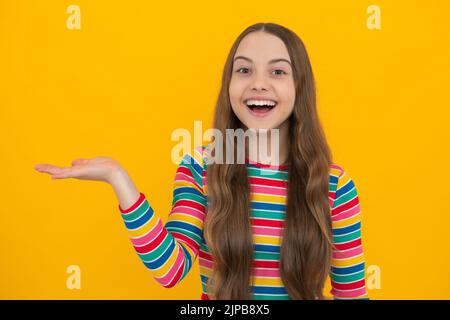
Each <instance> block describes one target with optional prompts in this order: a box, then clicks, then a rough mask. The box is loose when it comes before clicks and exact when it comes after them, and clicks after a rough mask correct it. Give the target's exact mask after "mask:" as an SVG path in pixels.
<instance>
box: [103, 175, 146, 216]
mask: <svg viewBox="0 0 450 320" xmlns="http://www.w3.org/2000/svg"><path fill="white" fill-rule="evenodd" d="M110 184H111V186H112V188H113V190H114V193H115V194H116V197H117V200H118V201H119V204H120V207H121V208H122V209H124V210H125V209H128V208H129V207H131V206H132V205H133V204H134V203H135V202H136V201H137V200H138V199H139V196H140V193H139V191H138V189H137V188H136V186H135V184H134V182H133V180H131V178H130V176H129V175H128V173H127V172H126V171H125V169H123V168H118V169H116V170H115V171H114V173H113V174H112V176H111V179H110Z"/></svg>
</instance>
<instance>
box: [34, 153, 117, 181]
mask: <svg viewBox="0 0 450 320" xmlns="http://www.w3.org/2000/svg"><path fill="white" fill-rule="evenodd" d="M34 168H35V169H36V170H37V171H39V172H45V173H48V174H50V175H51V176H52V179H65V178H76V179H82V180H95V181H104V182H110V178H111V175H112V174H113V173H114V171H116V170H117V169H118V168H120V164H119V163H118V162H117V161H116V160H114V159H112V158H109V157H95V158H92V159H84V158H78V159H75V160H73V161H72V166H71V167H58V166H55V165H51V164H46V163H42V164H37V165H35V167H34Z"/></svg>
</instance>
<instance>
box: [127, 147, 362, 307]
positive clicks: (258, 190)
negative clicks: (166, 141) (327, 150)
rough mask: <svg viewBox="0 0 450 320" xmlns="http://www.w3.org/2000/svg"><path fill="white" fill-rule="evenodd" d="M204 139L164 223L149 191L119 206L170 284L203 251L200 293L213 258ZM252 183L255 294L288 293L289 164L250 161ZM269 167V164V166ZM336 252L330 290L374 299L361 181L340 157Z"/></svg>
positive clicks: (146, 258)
mask: <svg viewBox="0 0 450 320" xmlns="http://www.w3.org/2000/svg"><path fill="white" fill-rule="evenodd" d="M204 150H205V146H202V147H197V148H195V150H194V152H193V153H192V154H186V155H184V157H183V159H182V161H181V163H180V164H179V166H178V168H177V171H176V174H175V179H174V184H173V200H172V210H171V211H170V213H169V216H168V220H167V222H166V223H165V224H164V225H163V223H162V220H161V218H160V217H159V216H158V215H157V214H155V212H154V211H153V208H152V207H151V206H150V204H149V202H148V200H147V198H146V196H145V195H144V194H143V193H142V192H141V193H140V197H139V199H138V200H137V201H136V202H135V203H134V204H133V205H132V206H131V207H129V208H126V209H124V208H121V207H120V204H119V210H120V213H121V217H122V218H123V220H124V222H125V226H126V228H127V232H128V234H129V237H130V240H131V242H132V245H133V247H134V249H135V251H136V252H137V254H138V255H139V257H140V259H141V260H142V262H143V264H144V265H145V266H146V267H147V268H148V269H149V270H150V272H151V273H152V276H153V278H154V279H155V280H156V281H157V282H159V283H160V284H161V285H162V286H164V287H166V288H171V287H173V286H175V285H176V284H177V283H179V282H180V281H181V280H182V279H183V278H184V277H185V276H186V275H187V274H188V272H189V271H190V270H191V268H192V266H193V264H194V262H195V260H196V258H197V257H198V259H199V268H200V280H201V283H202V294H201V297H200V299H202V300H208V299H209V297H208V294H207V291H206V283H207V281H208V278H209V277H210V276H211V274H212V268H213V259H212V256H211V253H210V251H209V249H208V247H207V246H206V244H205V241H204V237H203V222H204V219H205V216H206V214H207V185H206V165H207V161H206V160H207V158H206V155H205V152H204ZM246 167H247V172H248V177H249V183H250V201H251V203H250V211H251V212H250V221H251V227H252V237H253V252H254V253H253V260H252V273H251V279H252V280H253V281H252V284H253V285H251V292H252V299H254V300H264V299H266V300H267V299H268V300H278V299H279V300H290V299H291V297H290V296H289V295H288V293H287V291H286V289H285V287H284V285H283V282H282V279H281V275H280V245H281V240H282V231H283V221H284V217H285V211H286V198H287V181H288V167H287V166H281V165H280V166H269V165H265V164H261V163H255V162H249V161H246ZM269 171H270V172H269ZM329 177H330V179H329V204H330V208H331V221H332V235H333V243H334V248H333V252H332V261H331V270H330V273H329V275H330V277H329V278H330V281H331V288H332V289H331V291H330V294H331V295H332V296H333V298H334V299H369V297H368V294H367V290H366V285H365V263H364V254H363V246H362V242H361V209H360V204H359V199H358V194H357V191H356V187H355V184H354V183H353V180H352V179H351V177H350V176H349V175H348V174H347V173H346V171H344V169H342V168H341V167H340V166H338V165H336V164H332V165H331V166H330V174H329Z"/></svg>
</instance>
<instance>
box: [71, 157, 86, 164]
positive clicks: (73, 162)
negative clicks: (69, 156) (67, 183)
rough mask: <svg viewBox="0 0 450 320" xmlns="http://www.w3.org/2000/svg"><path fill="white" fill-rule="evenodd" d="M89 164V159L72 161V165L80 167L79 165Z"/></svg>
mask: <svg viewBox="0 0 450 320" xmlns="http://www.w3.org/2000/svg"><path fill="white" fill-rule="evenodd" d="M87 162H88V159H84V158H78V159H75V160H73V161H72V165H73V166H78V165H82V164H86V163H87Z"/></svg>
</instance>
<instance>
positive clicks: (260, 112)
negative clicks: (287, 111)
mask: <svg viewBox="0 0 450 320" xmlns="http://www.w3.org/2000/svg"><path fill="white" fill-rule="evenodd" d="M244 104H245V105H246V106H247V108H248V109H249V111H250V113H251V114H252V115H254V116H257V117H263V116H266V115H268V114H270V113H271V111H272V110H273V109H274V108H275V107H276V106H277V105H278V102H276V101H273V100H267V101H261V102H259V101H254V100H246V101H244Z"/></svg>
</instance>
